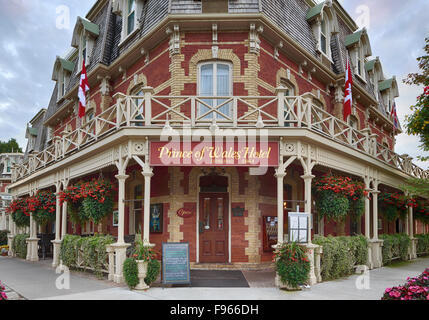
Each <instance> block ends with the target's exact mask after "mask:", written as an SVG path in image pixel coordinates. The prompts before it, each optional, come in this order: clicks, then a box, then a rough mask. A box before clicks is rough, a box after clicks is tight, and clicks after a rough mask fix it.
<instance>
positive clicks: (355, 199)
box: [313, 174, 368, 222]
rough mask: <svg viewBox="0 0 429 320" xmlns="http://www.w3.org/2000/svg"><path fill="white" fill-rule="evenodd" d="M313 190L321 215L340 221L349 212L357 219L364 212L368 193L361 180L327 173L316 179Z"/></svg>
mask: <svg viewBox="0 0 429 320" xmlns="http://www.w3.org/2000/svg"><path fill="white" fill-rule="evenodd" d="M313 190H314V193H315V199H316V208H317V210H318V212H319V214H320V215H321V217H326V218H328V219H329V220H333V221H336V222H339V221H344V219H345V218H346V216H347V214H348V213H351V215H352V216H353V217H355V218H356V219H357V218H359V217H361V216H362V214H363V213H364V210H365V201H364V197H365V196H368V193H367V192H366V191H365V190H364V186H363V184H362V183H360V182H356V181H353V180H352V179H350V178H348V177H341V176H334V175H332V174H327V175H324V176H322V177H321V178H318V179H315V183H314V189H313Z"/></svg>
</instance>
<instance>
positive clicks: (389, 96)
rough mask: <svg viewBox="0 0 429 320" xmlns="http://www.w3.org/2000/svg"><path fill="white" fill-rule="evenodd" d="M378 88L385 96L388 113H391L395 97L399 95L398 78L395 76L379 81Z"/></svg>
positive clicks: (384, 100)
mask: <svg viewBox="0 0 429 320" xmlns="http://www.w3.org/2000/svg"><path fill="white" fill-rule="evenodd" d="M378 88H379V90H380V92H381V95H382V97H383V102H384V105H385V106H386V109H387V110H386V113H387V114H388V115H389V117H390V115H391V112H392V107H393V102H394V101H395V98H397V97H399V91H398V84H397V83H396V78H395V77H393V78H391V79H387V80H383V81H381V82H379V84H378Z"/></svg>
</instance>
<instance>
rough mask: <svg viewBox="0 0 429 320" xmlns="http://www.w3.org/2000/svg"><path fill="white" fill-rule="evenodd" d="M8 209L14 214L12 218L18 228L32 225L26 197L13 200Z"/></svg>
mask: <svg viewBox="0 0 429 320" xmlns="http://www.w3.org/2000/svg"><path fill="white" fill-rule="evenodd" d="M6 211H7V212H8V213H9V214H10V215H11V216H12V220H13V222H15V224H16V226H17V227H18V228H24V227H29V226H30V212H29V211H28V209H27V202H26V200H25V199H16V200H13V201H12V202H11V204H10V205H9V207H8V208H7V209H6Z"/></svg>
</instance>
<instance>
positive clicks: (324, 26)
mask: <svg viewBox="0 0 429 320" xmlns="http://www.w3.org/2000/svg"><path fill="white" fill-rule="evenodd" d="M328 30H329V21H328V20H327V19H325V18H323V19H322V22H321V23H320V50H321V51H322V52H323V53H324V54H326V55H327V56H329V50H328V48H329V44H328V40H329V33H328Z"/></svg>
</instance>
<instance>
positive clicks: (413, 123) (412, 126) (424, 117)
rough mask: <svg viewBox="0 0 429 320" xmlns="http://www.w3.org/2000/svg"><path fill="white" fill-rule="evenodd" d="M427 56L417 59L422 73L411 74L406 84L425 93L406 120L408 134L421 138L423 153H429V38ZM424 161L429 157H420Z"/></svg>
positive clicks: (426, 49)
mask: <svg viewBox="0 0 429 320" xmlns="http://www.w3.org/2000/svg"><path fill="white" fill-rule="evenodd" d="M425 42H426V45H425V47H424V50H425V55H423V56H421V57H419V58H417V62H418V67H419V69H420V73H410V74H409V75H408V77H407V78H406V79H405V80H404V82H405V83H406V84H408V85H417V86H423V87H424V91H423V93H422V94H421V95H420V96H419V97H418V98H417V103H416V104H415V105H414V106H411V111H412V112H413V114H411V115H408V116H407V117H406V119H405V121H406V127H407V133H408V134H411V135H415V136H419V138H420V142H421V148H422V150H423V151H429V37H428V38H426V39H425ZM419 159H421V160H423V161H427V160H429V157H423V156H421V157H419Z"/></svg>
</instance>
